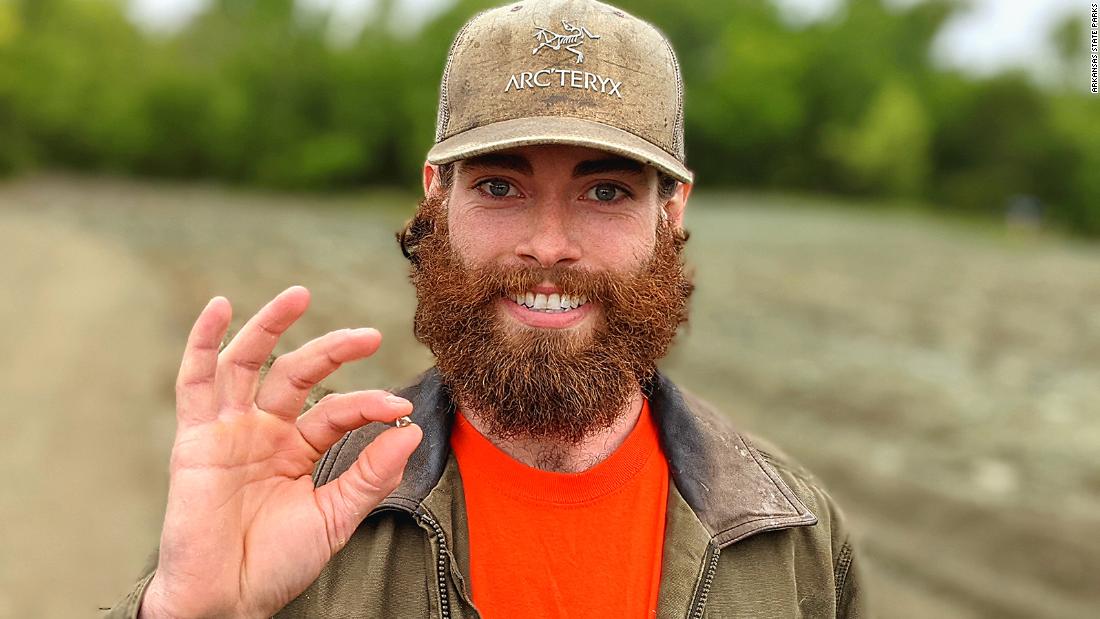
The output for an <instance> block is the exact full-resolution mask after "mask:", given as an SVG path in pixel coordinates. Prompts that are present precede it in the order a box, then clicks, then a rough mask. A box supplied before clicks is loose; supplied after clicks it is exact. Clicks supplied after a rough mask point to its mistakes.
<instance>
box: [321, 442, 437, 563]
mask: <svg viewBox="0 0 1100 619" xmlns="http://www.w3.org/2000/svg"><path fill="white" fill-rule="evenodd" d="M423 437H424V433H423V431H422V430H421V429H420V426H417V425H416V424H412V425H409V426H405V427H403V428H390V429H388V430H386V431H385V432H383V433H382V434H379V435H378V436H377V437H375V439H374V440H373V441H371V442H370V444H368V445H367V446H366V447H365V448H364V449H363V451H362V452H360V453H359V457H358V458H356V459H355V462H354V463H352V465H351V466H350V467H349V468H348V470H346V471H344V473H343V474H341V475H340V476H339V477H337V478H336V479H335V480H333V481H332V482H330V483H327V484H325V485H324V486H321V487H320V488H318V489H317V490H316V497H317V504H318V506H320V508H321V511H322V512H323V513H324V517H325V523H326V529H327V532H328V538H329V539H328V542H329V547H330V548H331V550H332V553H333V554H335V553H336V551H338V550H340V549H341V548H343V547H344V544H346V543H347V542H348V539H350V538H351V534H352V533H353V532H354V531H355V528H356V527H358V526H359V523H360V522H362V521H363V519H364V518H366V517H367V514H368V513H370V510H372V509H374V508H375V507H376V506H377V505H378V504H379V503H381V502H382V499H384V498H386V496H388V495H389V494H390V493H391V492H393V491H394V489H395V488H397V484H399V483H401V476H402V474H403V473H404V471H405V465H406V464H407V463H408V461H409V456H411V455H412V453H413V451H415V450H416V446H417V445H419V444H420V440H421V439H422V438H423Z"/></svg>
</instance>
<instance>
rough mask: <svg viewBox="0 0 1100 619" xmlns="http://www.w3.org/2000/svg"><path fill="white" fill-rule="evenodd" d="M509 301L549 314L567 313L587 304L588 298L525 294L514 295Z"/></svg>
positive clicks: (566, 295)
mask: <svg viewBox="0 0 1100 619" xmlns="http://www.w3.org/2000/svg"><path fill="white" fill-rule="evenodd" d="M511 299H512V300H513V301H515V302H516V303H517V304H519V305H523V306H526V307H528V308H530V309H534V310H545V311H551V312H554V311H557V312H561V311H569V310H572V309H576V308H578V307H580V306H582V305H584V304H585V303H587V302H588V298H587V297H584V296H581V295H575V296H574V295H568V294H561V293H557V292H555V293H553V294H550V295H545V294H542V293H539V294H535V293H532V292H527V293H523V294H514V295H512V296H511Z"/></svg>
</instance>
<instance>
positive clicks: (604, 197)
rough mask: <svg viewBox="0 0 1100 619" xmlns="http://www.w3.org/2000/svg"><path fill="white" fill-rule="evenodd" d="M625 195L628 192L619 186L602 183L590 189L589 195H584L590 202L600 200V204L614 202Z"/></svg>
mask: <svg viewBox="0 0 1100 619" xmlns="http://www.w3.org/2000/svg"><path fill="white" fill-rule="evenodd" d="M625 195H626V191H625V190H623V188H622V187H619V186H618V185H613V184H611V183H600V184H599V185H596V186H595V187H593V188H592V189H589V190H588V193H586V194H584V197H585V198H587V199H589V200H599V201H600V202H614V201H615V200H617V199H619V198H621V197H623V196H625Z"/></svg>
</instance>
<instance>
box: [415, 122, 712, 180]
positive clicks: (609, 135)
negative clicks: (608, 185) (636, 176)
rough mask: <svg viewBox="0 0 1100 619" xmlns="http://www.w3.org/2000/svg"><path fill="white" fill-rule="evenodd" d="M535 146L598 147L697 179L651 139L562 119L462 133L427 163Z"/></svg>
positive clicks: (432, 154) (677, 175)
mask: <svg viewBox="0 0 1100 619" xmlns="http://www.w3.org/2000/svg"><path fill="white" fill-rule="evenodd" d="M533 144H569V145H572V146H587V147H589V148H597V149H599V150H604V151H607V152H610V153H614V154H616V155H621V156H623V157H628V158H630V159H634V160H636V161H640V162H641V163H644V164H648V165H651V166H653V167H655V168H657V169H658V170H661V171H662V172H665V173H667V174H669V175H671V176H672V177H674V178H675V179H676V180H678V181H681V182H684V183H690V182H692V179H693V178H694V177H695V175H694V174H693V173H692V172H691V170H689V169H687V167H685V166H684V164H682V163H680V162H679V161H678V160H677V159H676V158H675V157H673V156H672V155H670V154H668V153H666V152H665V151H664V150H663V149H662V148H661V147H659V146H657V145H656V144H654V143H652V142H650V141H649V140H646V139H644V138H640V137H638V136H636V135H634V134H633V133H630V132H628V131H623V130H622V129H619V128H616V127H612V126H611V125H605V124H604V123H601V122H596V121H593V120H584V119H580V118H569V117H563V116H546V117H535V118H515V119H512V120H503V121H500V122H495V123H492V124H488V125H484V126H481V127H475V128H473V129H470V130H468V131H463V132H462V133H459V134H457V135H453V136H451V137H449V138H447V139H446V140H443V141H442V142H440V143H438V144H436V145H435V146H433V147H432V149H431V150H430V151H428V163H431V164H436V165H438V164H441V163H450V162H452V161H458V160H459V159H466V158H469V157H476V156H477V155H484V154H486V153H492V152H496V151H500V150H505V149H508V148H515V147H518V146H531V145H533Z"/></svg>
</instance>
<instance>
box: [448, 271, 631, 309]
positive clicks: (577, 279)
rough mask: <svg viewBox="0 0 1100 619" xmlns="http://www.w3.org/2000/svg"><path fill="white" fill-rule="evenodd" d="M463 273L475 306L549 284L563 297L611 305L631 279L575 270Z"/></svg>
mask: <svg viewBox="0 0 1100 619" xmlns="http://www.w3.org/2000/svg"><path fill="white" fill-rule="evenodd" d="M465 272H466V274H467V278H468V286H469V290H470V292H471V293H472V296H473V299H472V300H473V301H475V302H489V301H492V300H494V299H496V298H497V297H500V296H513V295H517V294H523V293H526V292H528V291H530V290H531V289H532V288H534V287H535V286H538V285H540V284H550V285H553V286H555V287H556V288H558V290H560V291H561V292H562V293H564V294H569V295H577V296H584V297H586V298H588V300H589V301H602V302H604V303H614V302H616V301H617V300H619V299H620V298H621V297H622V296H623V295H624V294H626V292H627V290H628V289H629V282H630V280H631V279H632V276H629V275H628V276H626V277H625V278H624V276H622V275H618V274H615V273H611V272H608V271H593V270H588V269H579V268H576V267H550V268H545V267H541V266H505V265H488V266H482V267H467V268H466V269H465ZM624 279H625V280H626V281H624Z"/></svg>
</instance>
